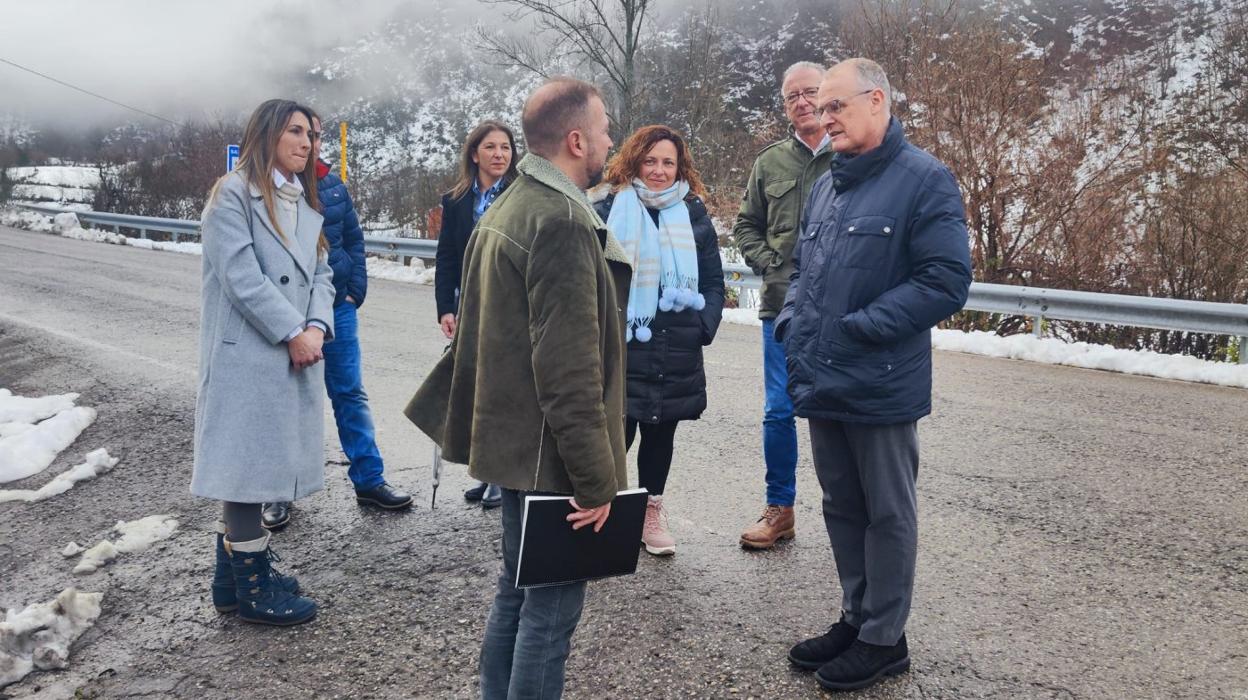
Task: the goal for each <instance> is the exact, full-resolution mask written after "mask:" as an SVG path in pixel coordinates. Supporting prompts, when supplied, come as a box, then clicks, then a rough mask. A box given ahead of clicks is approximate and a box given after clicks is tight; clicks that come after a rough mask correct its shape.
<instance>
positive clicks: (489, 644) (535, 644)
mask: <svg viewBox="0 0 1248 700" xmlns="http://www.w3.org/2000/svg"><path fill="white" fill-rule="evenodd" d="M524 495H525V492H523V491H514V490H512V489H507V488H505V489H503V518H502V520H503V566H502V570H501V571H500V572H499V575H498V592H497V593H495V594H494V606H493V608H491V609H490V617H489V620H488V621H487V622H486V623H485V640H484V641H483V642H482V643H481V698H482V700H546V699H547V698H559V697H560V696H562V695H563V667H564V664H565V663H567V660H568V653H569V652H570V651H571V650H572V633H573V632H575V631H576V625H577V623H578V622H580V620H581V606H582V605H583V604H584V603H585V582H584V581H582V582H580V583H569V584H566V585H563V586H547V587H544V588H516V586H515V583H516V560H517V558H518V556H519V554H520V517H521V514H522V513H523V511H524ZM569 527H571V525H569Z"/></svg>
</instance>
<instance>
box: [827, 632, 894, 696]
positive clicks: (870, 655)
mask: <svg viewBox="0 0 1248 700" xmlns="http://www.w3.org/2000/svg"><path fill="white" fill-rule="evenodd" d="M908 670H910V651H909V649H907V648H906V635H904V634H903V635H901V639H900V640H898V641H897V643H896V644H894V645H892V646H889V647H886V646H880V645H878V644H868V643H866V642H864V641H862V640H861V639H859V640H855V641H854V643H853V644H851V645H850V646H849V648H848V649H846V650H845V652H844V653H842V654H841V655H840V656H838V657H836V658H835V659H832V660H831V661H829V662H828V663H826V664H824V665H822V666H820V667H819V670H818V671H815V679H816V680H818V681H819V685H821V686H823V687H825V688H827V689H829V690H858V689H860V688H866V687H867V686H871V685H875V684H876V683H878V682H880V681H881V680H883V679H884V678H886V677H888V676H896V675H900V674H902V673H905V672H906V671H908Z"/></svg>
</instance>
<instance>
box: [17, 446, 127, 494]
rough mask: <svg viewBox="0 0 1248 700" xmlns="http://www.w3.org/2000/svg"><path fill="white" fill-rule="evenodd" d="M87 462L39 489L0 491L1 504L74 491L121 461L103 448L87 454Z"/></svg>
mask: <svg viewBox="0 0 1248 700" xmlns="http://www.w3.org/2000/svg"><path fill="white" fill-rule="evenodd" d="M86 460H87V461H85V462H83V463H82V464H79V465H77V466H75V467H72V468H70V469H68V470H66V471H64V472H61V473H60V474H57V475H56V476H55V477H53V478H52V480H51V481H49V482H48V483H46V484H44V485H43V486H40V487H39V488H37V489H33V490H31V489H7V490H5V489H0V503H5V502H7V501H25V502H27V503H32V502H34V501H43V500H47V499H49V498H51V497H53V496H56V495H59V494H62V493H65V492H66V491H68V490H70V489H72V488H73V487H74V484H76V483H78V482H80V481H89V480H91V479H94V478H95V477H97V476H99V475H101V474H107V473H108V472H110V471H112V469H113V467H115V466H117V462H119V461H121V460H120V459H118V458H117V457H110V456H109V455H108V450H106V449H104V448H103V447H101V448H100V449H98V450H95V451H94V452H89V453H87V457H86Z"/></svg>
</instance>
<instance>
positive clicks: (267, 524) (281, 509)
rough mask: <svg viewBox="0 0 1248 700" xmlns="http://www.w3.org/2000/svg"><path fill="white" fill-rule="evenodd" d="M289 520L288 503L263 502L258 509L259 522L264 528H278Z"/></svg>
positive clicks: (284, 525)
mask: <svg viewBox="0 0 1248 700" xmlns="http://www.w3.org/2000/svg"><path fill="white" fill-rule="evenodd" d="M289 522H290V503H289V502H281V503H265V504H264V510H262V511H260V524H261V525H263V526H264V529H266V530H280V529H282V528H284V527H286V525H287V523H289Z"/></svg>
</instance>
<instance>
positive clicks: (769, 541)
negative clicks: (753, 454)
mask: <svg viewBox="0 0 1248 700" xmlns="http://www.w3.org/2000/svg"><path fill="white" fill-rule="evenodd" d="M824 72H825V70H824V67H823V66H821V65H819V64H817V63H810V62H807V61H802V62H800V63H795V64H793V65H792V66H789V68H788V69H787V70H785V71H784V78H783V80H782V81H781V88H780V95H781V97H782V98H783V100H784V114H785V116H786V117H788V120H789V124H790V125H791V126H792V128H793V131H792V133H791V134H789V136H788V138H786V139H784V140H783V141H778V142H776V143H773V144H771V145H770V146H768V147H767V148H764V149H763V150H762V151H761V152H760V153H759V154H758V158H757V159H756V160H755V161H754V168H753V170H751V171H750V180H749V182H747V183H746V186H745V198H744V200H743V201H742V202H741V211H740V213H738V214H737V222H736V224H735V225H734V226H733V227H732V235H733V238H734V239H736V242H737V248H739V249H740V250H741V255H742V257H744V258H745V262H746V264H747V265H749V266H750V268H751V269H753V270H754V272H755V273H756V274H758V275H760V276H761V277H762V278H763V288H762V291H761V293H760V300H759V305H758V317H759V318H760V319H762V321H763V385H764V390H765V392H764V402H763V461H764V462H765V463H766V467H767V471H766V483H767V506H766V508H764V509H763V514H762V515H761V516H760V517H759V518H758V520H757V521H756V522H754V523H753V524H752V525H750V526H749V527H748V528H746V530H745V532H743V533H742V534H741V546H742V547H746V548H749V549H770V548H771V547H772V546H774V545H775V544H776V542H778V541H779V540H782V539H788V538H791V537H793V534H794V524H795V522H794V517H793V503H794V501H795V500H796V499H797V423H796V421H795V420H794V418H793V402H792V401H791V400H790V399H789V394H788V389H787V384H788V381H789V375H788V369H787V367H786V365H785V359H784V346H782V345H781V344H780V343H778V342H776V340H775V338H774V337H773V335H772V332H773V328H774V326H773V324H774V323H775V318H776V315H777V314H779V313H780V309H781V308H782V307H783V306H784V294H785V292H787V291H788V288H789V275H790V274H791V273H792V272H793V263H792V261H791V260H790V255H791V254H792V252H793V245H794V244H795V243H796V242H797V236H798V233H799V232H800V231H801V220H800V219H801V214H802V210H803V209H804V208H805V204H806V198H807V197H808V196H809V195H810V189H811V187H812V186H813V185H814V184H815V180H817V179H818V178H819V176H820V175H822V174H824V173H825V172H827V171H828V166H829V164H830V163H831V160H832V154H831V151H829V150H828V147H827V146H828V135H827V134H826V133H824V131H823V129H822V128H820V126H819V120H818V118H816V117H815V106H814V102H815V96H816V95H817V94H818V93H819V81H820V80H822V79H823V74H824Z"/></svg>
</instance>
